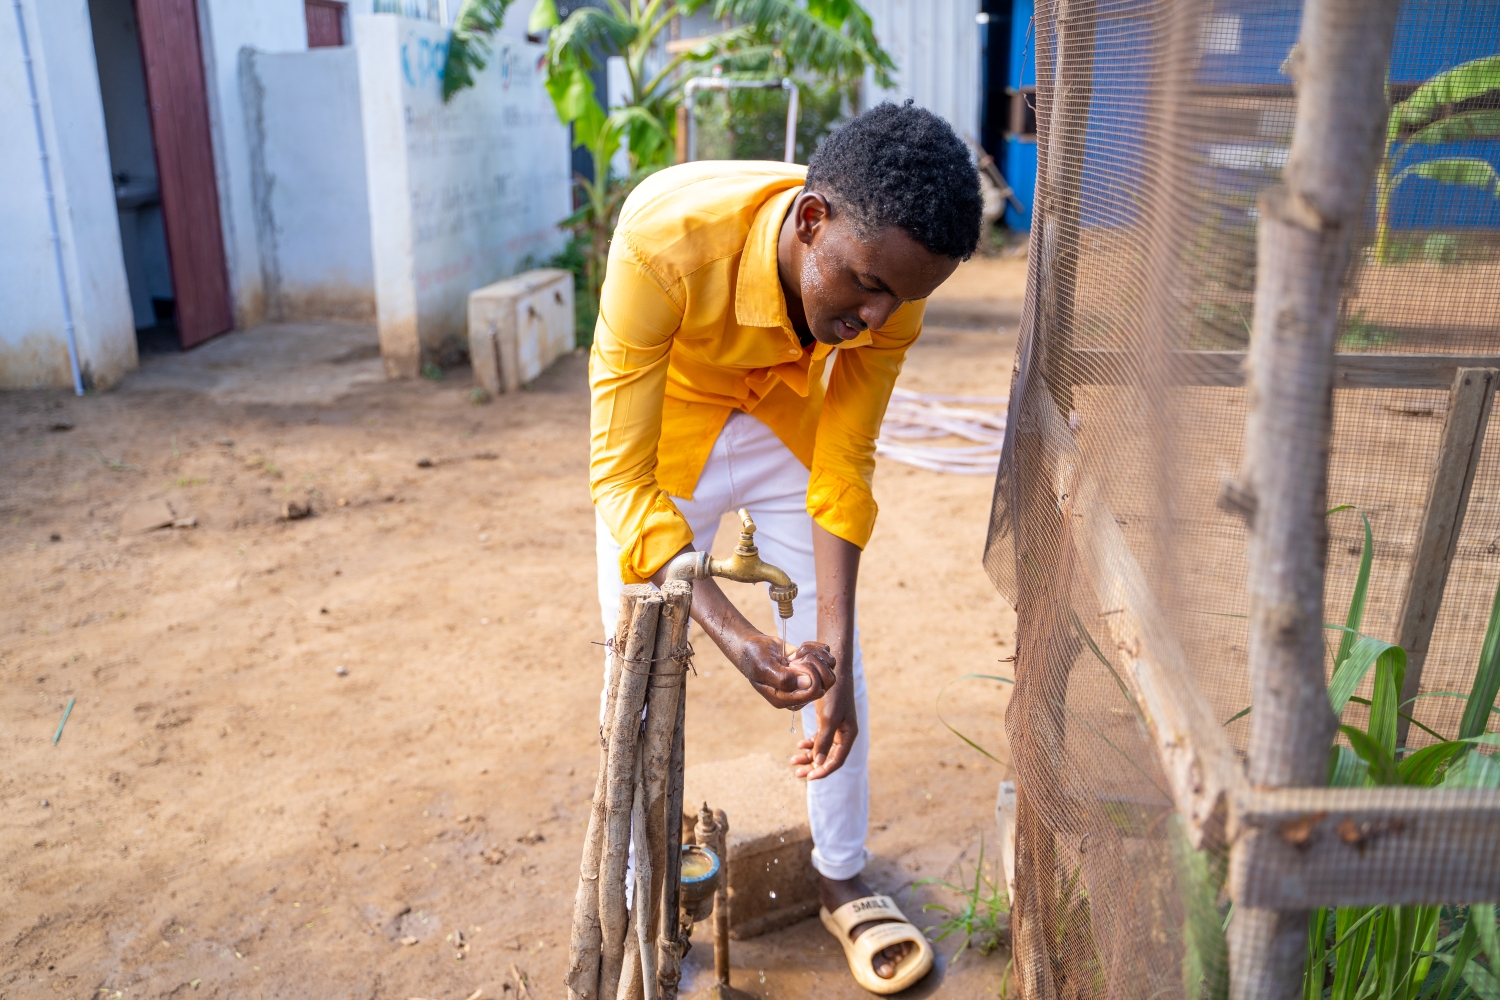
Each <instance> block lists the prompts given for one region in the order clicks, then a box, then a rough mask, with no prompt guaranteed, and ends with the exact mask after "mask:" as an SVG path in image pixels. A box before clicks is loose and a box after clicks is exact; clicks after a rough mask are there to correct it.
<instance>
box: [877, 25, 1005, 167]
mask: <svg viewBox="0 0 1500 1000" xmlns="http://www.w3.org/2000/svg"><path fill="white" fill-rule="evenodd" d="M864 7H865V9H866V10H868V11H869V12H870V16H871V17H872V18H873V19H874V21H875V37H876V38H878V39H879V40H880V44H881V45H882V46H884V47H885V50H886V51H887V52H889V53H890V54H891V58H892V59H894V60H895V62H896V70H897V71H896V73H895V74H893V75H894V76H895V78H896V86H895V87H894V88H893V89H891V90H882V89H880V88H878V87H876V86H875V78H874V74H873V73H866V74H865V84H864V87H863V88H862V89H861V99H860V103H861V105H862V107H861V110H868V109H869V108H872V107H874V106H875V105H877V104H879V103H881V102H882V101H894V102H897V103H900V102H901V101H904V100H906V99H907V98H908V97H909V98H912V99H913V100H915V101H916V103H917V104H918V105H919V106H920V107H924V108H926V109H927V110H929V111H931V112H933V113H934V114H939V115H942V116H943V117H944V118H946V119H947V120H948V123H949V124H950V125H952V126H953V130H954V131H955V132H957V133H958V135H959V137H960V138H962V139H967V140H968V141H970V142H971V143H974V144H977V143H978V142H979V113H980V92H979V91H980V71H979V57H980V38H979V23H978V20H977V18H978V16H979V0H864Z"/></svg>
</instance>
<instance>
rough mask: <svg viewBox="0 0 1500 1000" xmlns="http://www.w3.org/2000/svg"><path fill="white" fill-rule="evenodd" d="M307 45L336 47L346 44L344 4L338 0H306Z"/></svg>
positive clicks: (309, 46)
mask: <svg viewBox="0 0 1500 1000" xmlns="http://www.w3.org/2000/svg"><path fill="white" fill-rule="evenodd" d="M304 9H305V10H306V11H307V47H308V48H310V49H327V48H334V47H337V46H339V45H343V44H344V5H343V4H342V3H339V2H338V0H305V3H304Z"/></svg>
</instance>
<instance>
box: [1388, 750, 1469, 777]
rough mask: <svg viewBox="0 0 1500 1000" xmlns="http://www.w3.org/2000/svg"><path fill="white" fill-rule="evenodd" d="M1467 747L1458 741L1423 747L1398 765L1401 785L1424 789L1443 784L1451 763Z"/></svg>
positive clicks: (1397, 769)
mask: <svg viewBox="0 0 1500 1000" xmlns="http://www.w3.org/2000/svg"><path fill="white" fill-rule="evenodd" d="M1465 747H1466V745H1465V744H1463V743H1460V742H1459V741H1457V740H1450V741H1448V742H1446V743H1434V744H1432V745H1431V746H1425V747H1423V748H1422V749H1420V750H1418V751H1417V752H1416V753H1413V754H1412V755H1411V756H1409V757H1407V758H1406V759H1405V760H1403V761H1402V762H1401V763H1400V764H1398V765H1396V771H1397V773H1398V774H1399V775H1400V776H1401V784H1403V785H1419V786H1423V787H1430V786H1432V785H1437V784H1441V783H1442V781H1443V777H1444V773H1445V771H1446V769H1447V767H1448V764H1449V762H1450V761H1452V760H1453V758H1454V757H1456V756H1458V754H1459V753H1461V752H1462V751H1463V750H1464V749H1465Z"/></svg>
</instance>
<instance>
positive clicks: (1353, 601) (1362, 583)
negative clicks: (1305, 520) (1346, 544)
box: [1333, 508, 1375, 670]
mask: <svg viewBox="0 0 1500 1000" xmlns="http://www.w3.org/2000/svg"><path fill="white" fill-rule="evenodd" d="M1335 509H1338V508H1335ZM1359 519H1360V520H1361V521H1363V522H1364V527H1365V543H1364V545H1363V546H1362V547H1361V548H1360V552H1359V574H1358V575H1357V576H1356V577H1355V578H1354V593H1353V594H1352V595H1350V597H1349V614H1348V615H1347V616H1346V617H1345V619H1344V628H1345V632H1344V634H1343V636H1342V637H1340V639H1339V651H1338V652H1337V653H1335V654H1334V656H1333V666H1334V669H1335V670H1337V669H1338V667H1339V665H1340V664H1341V663H1343V662H1344V661H1345V660H1346V659H1348V658H1349V650H1351V649H1353V648H1354V642H1355V640H1356V638H1358V635H1359V627H1360V624H1361V623H1362V622H1363V621H1364V617H1365V600H1366V598H1367V596H1368V594H1369V590H1370V567H1371V564H1372V563H1373V561H1374V558H1375V539H1374V536H1373V534H1372V533H1371V531H1370V519H1369V518H1368V517H1365V512H1364V511H1360V512H1359Z"/></svg>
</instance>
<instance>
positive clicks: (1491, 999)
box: [1464, 958, 1500, 1000]
mask: <svg viewBox="0 0 1500 1000" xmlns="http://www.w3.org/2000/svg"><path fill="white" fill-rule="evenodd" d="M1464 980H1465V981H1466V982H1467V983H1468V984H1469V988H1470V989H1472V990H1473V991H1474V995H1475V996H1477V997H1479V1000H1500V982H1496V980H1495V975H1494V973H1492V972H1490V970H1489V969H1486V968H1485V967H1484V966H1482V965H1480V964H1479V963H1478V962H1476V961H1474V960H1473V959H1472V958H1471V959H1469V963H1468V964H1467V965H1465V966H1464Z"/></svg>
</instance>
